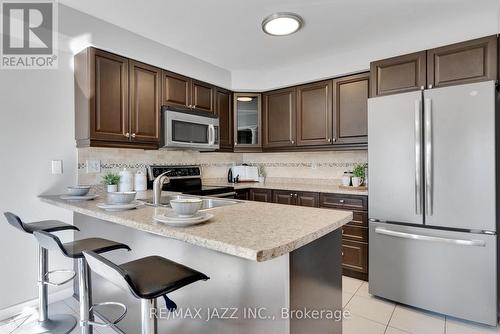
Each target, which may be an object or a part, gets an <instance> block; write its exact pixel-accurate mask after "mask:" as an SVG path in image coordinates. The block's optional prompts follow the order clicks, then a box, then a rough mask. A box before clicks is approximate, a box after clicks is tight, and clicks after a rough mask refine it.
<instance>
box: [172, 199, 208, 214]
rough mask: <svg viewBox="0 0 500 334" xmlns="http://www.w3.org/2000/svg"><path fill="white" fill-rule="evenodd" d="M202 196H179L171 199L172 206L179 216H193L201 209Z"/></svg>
mask: <svg viewBox="0 0 500 334" xmlns="http://www.w3.org/2000/svg"><path fill="white" fill-rule="evenodd" d="M202 204H203V200H202V199H201V198H179V199H172V200H170V206H171V207H172V209H174V211H175V213H176V214H177V215H178V216H179V217H192V216H193V215H194V214H195V213H196V212H198V210H200V209H201V206H202Z"/></svg>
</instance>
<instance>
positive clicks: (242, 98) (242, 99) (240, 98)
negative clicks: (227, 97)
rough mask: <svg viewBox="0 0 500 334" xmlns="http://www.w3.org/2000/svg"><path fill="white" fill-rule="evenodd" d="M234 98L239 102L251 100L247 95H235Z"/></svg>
mask: <svg viewBox="0 0 500 334" xmlns="http://www.w3.org/2000/svg"><path fill="white" fill-rule="evenodd" d="M236 100H238V101H240V102H250V101H252V100H253V98H251V97H248V96H240V97H237V98H236Z"/></svg>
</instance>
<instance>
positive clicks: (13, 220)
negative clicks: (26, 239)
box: [4, 212, 80, 234]
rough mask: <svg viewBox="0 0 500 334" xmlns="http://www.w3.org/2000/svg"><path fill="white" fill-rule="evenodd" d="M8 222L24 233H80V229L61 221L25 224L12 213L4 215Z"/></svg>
mask: <svg viewBox="0 0 500 334" xmlns="http://www.w3.org/2000/svg"><path fill="white" fill-rule="evenodd" d="M4 216H5V218H7V222H8V223H9V224H10V225H12V226H13V227H15V228H16V229H18V230H21V231H23V232H26V233H29V234H33V232H34V231H46V232H59V231H68V230H74V231H80V229H79V228H78V227H76V226H74V225H70V224H66V223H64V222H62V221H59V220H42V221H38V222H31V223H25V222H23V221H22V220H21V218H19V217H18V216H16V215H15V214H13V213H11V212H5V213H4Z"/></svg>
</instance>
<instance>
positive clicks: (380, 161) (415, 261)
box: [368, 81, 498, 325]
mask: <svg viewBox="0 0 500 334" xmlns="http://www.w3.org/2000/svg"><path fill="white" fill-rule="evenodd" d="M497 99H498V95H497V92H496V89H495V82H494V81H488V82H480V83H473V84H466V85H460V86H450V87H443V88H436V89H429V90H423V91H419V92H409V93H403V94H397V95H390V96H383V97H375V98H370V99H369V100H368V138H369V139H368V175H369V180H370V186H369V197H368V198H369V217H370V223H369V253H370V254H369V291H370V293H371V294H373V295H376V296H380V297H383V298H387V299H390V300H393V301H397V302H400V303H403V304H407V305H411V306H415V307H418V308H422V309H426V310H430V311H434V312H438V313H442V314H446V315H450V316H454V317H457V318H462V319H467V320H471V321H475V322H479V323H484V324H488V325H496V323H497V235H496V231H497V223H496V173H495V171H496V164H495V162H496V157H495V155H496V152H495V105H496V100H497Z"/></svg>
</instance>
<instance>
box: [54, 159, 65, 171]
mask: <svg viewBox="0 0 500 334" xmlns="http://www.w3.org/2000/svg"><path fill="white" fill-rule="evenodd" d="M62 173H63V161H62V160H52V174H62Z"/></svg>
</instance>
